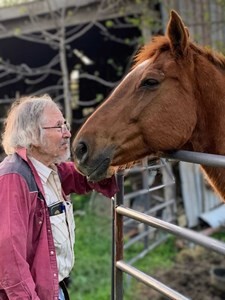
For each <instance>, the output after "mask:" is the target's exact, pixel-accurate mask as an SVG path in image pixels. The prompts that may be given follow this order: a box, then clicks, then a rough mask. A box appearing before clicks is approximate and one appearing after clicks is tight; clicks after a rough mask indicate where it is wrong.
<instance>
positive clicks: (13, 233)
mask: <svg viewBox="0 0 225 300" xmlns="http://www.w3.org/2000/svg"><path fill="white" fill-rule="evenodd" d="M0 186H1V188H0V207H1V209H0V220H1V233H0V290H1V289H2V290H4V291H5V293H6V294H7V297H8V299H10V300H16V299H23V300H28V299H29V300H31V299H32V300H40V299H39V297H38V296H37V294H36V292H35V283H34V281H33V278H32V276H31V273H30V268H29V264H28V262H27V260H26V257H27V235H28V225H29V209H30V201H28V200H30V197H29V192H28V187H27V185H26V183H25V181H24V179H23V178H22V177H21V176H20V175H18V174H6V175H3V176H1V177H0Z"/></svg>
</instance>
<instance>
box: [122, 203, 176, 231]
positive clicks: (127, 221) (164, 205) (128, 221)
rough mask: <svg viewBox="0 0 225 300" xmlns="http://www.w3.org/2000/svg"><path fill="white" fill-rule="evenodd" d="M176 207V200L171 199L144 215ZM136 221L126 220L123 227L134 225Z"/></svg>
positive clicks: (145, 212)
mask: <svg viewBox="0 0 225 300" xmlns="http://www.w3.org/2000/svg"><path fill="white" fill-rule="evenodd" d="M174 205H175V200H174V199H171V200H168V201H165V202H163V203H161V204H156V205H155V206H154V207H152V208H150V209H148V210H146V211H144V212H143V213H144V214H146V215H151V214H153V213H155V212H157V211H158V210H162V209H166V208H167V207H168V206H174ZM134 222H135V221H134V220H132V219H126V220H125V221H124V222H123V225H124V226H128V225H129V224H132V223H134Z"/></svg>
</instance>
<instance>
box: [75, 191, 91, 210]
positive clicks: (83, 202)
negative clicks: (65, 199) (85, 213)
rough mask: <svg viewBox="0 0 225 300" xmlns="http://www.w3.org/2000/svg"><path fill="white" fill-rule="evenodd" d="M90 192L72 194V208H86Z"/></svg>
mask: <svg viewBox="0 0 225 300" xmlns="http://www.w3.org/2000/svg"><path fill="white" fill-rule="evenodd" d="M89 199H90V194H86V195H77V194H76V195H72V201H73V206H74V210H84V209H87V205H88V203H89Z"/></svg>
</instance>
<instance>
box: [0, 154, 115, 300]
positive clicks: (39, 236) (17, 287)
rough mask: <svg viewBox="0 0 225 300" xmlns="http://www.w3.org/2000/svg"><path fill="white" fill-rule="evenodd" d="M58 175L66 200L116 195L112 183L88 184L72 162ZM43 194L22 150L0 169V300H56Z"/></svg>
mask: <svg viewBox="0 0 225 300" xmlns="http://www.w3.org/2000/svg"><path fill="white" fill-rule="evenodd" d="M58 171H59V173H60V178H61V181H62V188H63V191H64V192H65V194H66V195H68V194H70V193H78V194H84V193H87V192H89V191H91V190H92V189H95V190H96V191H98V192H101V193H102V194H104V195H105V196H107V197H112V196H113V195H114V194H115V193H116V192H117V190H118V189H117V185H116V181H115V177H112V178H110V179H105V180H103V181H101V182H99V183H90V182H87V180H86V178H85V177H84V176H82V175H81V174H79V173H78V172H77V171H76V169H75V168H74V164H73V163H72V162H66V163H61V164H60V165H58ZM32 179H33V181H32ZM38 190H39V191H38ZM41 194H42V195H44V190H43V186H42V184H41V180H40V177H39V176H38V174H37V172H36V170H35V169H34V167H33V165H32V163H31V162H30V160H29V159H27V156H26V150H25V149H20V150H18V151H17V154H13V155H12V156H8V157H7V158H6V159H5V160H4V161H3V162H2V163H1V164H0V223H1V226H0V300H4V299H10V300H28V299H29V300H31V299H32V300H53V299H54V300H58V270H57V262H56V255H55V248H54V242H53V236H52V231H51V225H50V219H49V215H48V209H47V206H46V202H45V201H44V200H43V196H41Z"/></svg>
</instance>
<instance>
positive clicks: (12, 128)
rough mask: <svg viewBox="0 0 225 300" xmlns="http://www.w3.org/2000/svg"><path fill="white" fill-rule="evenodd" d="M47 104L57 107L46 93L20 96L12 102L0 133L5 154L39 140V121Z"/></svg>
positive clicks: (40, 137) (29, 145)
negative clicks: (0, 133)
mask: <svg viewBox="0 0 225 300" xmlns="http://www.w3.org/2000/svg"><path fill="white" fill-rule="evenodd" d="M47 106H49V107H54V106H57V107H58V108H59V106H58V105H57V104H56V103H55V102H54V101H53V100H52V98H51V97H50V96H49V95H47V94H45V95H43V96H27V97H22V98H20V99H18V100H16V101H15V102H14V103H13V104H12V106H11V109H10V110H9V113H8V116H7V118H6V121H5V128H4V132H3V134H2V145H3V148H4V150H5V153H6V154H12V153H14V152H15V151H16V149H17V148H20V147H23V148H26V149H28V150H29V149H30V148H31V146H32V145H37V144H39V143H40V142H41V139H42V136H41V123H42V121H43V120H42V117H43V111H44V109H45V107H47Z"/></svg>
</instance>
